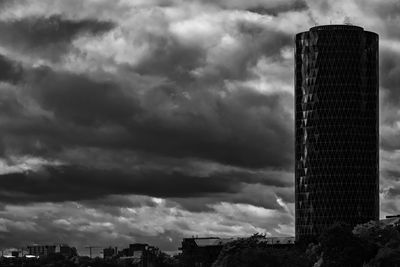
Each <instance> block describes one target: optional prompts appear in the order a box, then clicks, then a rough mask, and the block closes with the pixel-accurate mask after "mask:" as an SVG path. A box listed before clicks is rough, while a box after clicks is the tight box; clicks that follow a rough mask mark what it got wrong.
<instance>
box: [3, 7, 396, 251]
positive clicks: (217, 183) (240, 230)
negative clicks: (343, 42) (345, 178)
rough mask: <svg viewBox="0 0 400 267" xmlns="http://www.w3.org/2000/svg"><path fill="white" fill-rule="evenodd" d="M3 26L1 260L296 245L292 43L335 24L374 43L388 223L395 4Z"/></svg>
mask: <svg viewBox="0 0 400 267" xmlns="http://www.w3.org/2000/svg"><path fill="white" fill-rule="evenodd" d="M0 14H1V16H0V17H1V19H0V33H1V35H2V36H4V38H1V40H0V69H1V71H0V155H1V159H0V179H1V183H2V186H1V190H0V202H1V206H0V207H1V211H0V212H1V215H2V216H1V218H2V219H1V220H0V237H1V238H2V240H8V241H7V242H5V243H4V245H3V246H5V247H13V246H14V247H17V246H24V245H26V244H27V243H35V242H36V243H39V242H61V241H62V242H64V241H65V242H70V243H71V244H73V245H76V246H78V247H81V248H82V247H83V246H84V244H86V243H88V242H92V243H93V242H95V243H96V244H101V245H109V243H110V242H111V243H112V244H113V245H126V244H128V243H131V242H135V241H140V242H148V241H149V242H151V243H152V244H154V245H158V246H160V247H161V248H162V249H164V250H168V251H174V250H176V249H177V247H178V244H179V242H180V239H181V238H182V237H184V236H190V235H219V236H238V235H239V236H240V235H246V234H252V233H254V232H266V233H268V234H270V235H293V230H294V229H293V225H294V217H293V215H294V211H293V202H294V197H293V191H294V190H293V170H292V166H293V140H294V136H293V89H292V88H293V50H292V46H293V36H294V34H295V33H297V32H300V31H304V30H307V29H308V28H309V27H311V26H314V25H315V24H326V23H328V24H329V22H330V21H334V22H335V23H342V22H343V20H344V19H345V18H346V19H347V20H350V21H351V22H352V23H354V24H358V25H362V26H364V27H365V28H366V29H368V30H371V31H375V32H378V33H379V34H380V43H381V45H380V59H381V61H380V65H381V66H380V69H381V88H380V102H381V114H380V117H381V119H380V120H381V121H380V123H381V200H382V207H381V211H382V212H381V213H382V215H385V214H389V213H390V214H392V213H398V210H399V209H400V206H399V205H398V204H397V203H398V202H397V198H398V195H399V192H400V185H399V183H398V177H399V173H400V169H399V168H398V163H399V160H400V157H399V155H398V151H399V147H400V142H399V141H398V140H400V138H399V137H400V135H399V133H400V121H399V116H398V115H399V114H400V111H399V106H398V100H399V96H400V95H399V93H398V90H397V87H398V86H399V84H400V80H399V79H398V77H400V75H399V74H400V73H399V72H400V68H399V67H398V65H399V64H398V63H399V62H400V48H399V47H400V40H399V37H400V36H399V31H397V30H396V29H397V28H398V26H397V25H399V24H398V22H399V21H398V20H399V16H398V14H399V7H398V4H397V2H395V1H387V2H385V3H381V2H380V1H374V0H369V1H368V4H364V2H361V1H358V0H354V1H298V0H285V1H274V0H271V1H258V0H254V1H225V0H220V1H207V0H204V1H200V0H191V1H180V0H169V1H157V0H152V1H141V0H135V1H125V0H119V1H113V2H112V3H111V2H110V1H106V0H100V1H99V0H97V1H91V0H88V1H81V0H71V1H68V3H67V2H66V1H61V0H57V1H53V0H51V1H50V0H41V1H39V0H32V1H12V0H8V1H2V2H1V4H0ZM100 232H101V233H102V234H101V235H98V233H100ZM52 233H56V234H55V235H53V234H52Z"/></svg>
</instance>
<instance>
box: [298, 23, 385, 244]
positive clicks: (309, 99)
mask: <svg viewBox="0 0 400 267" xmlns="http://www.w3.org/2000/svg"><path fill="white" fill-rule="evenodd" d="M295 43H296V46H295V209H296V222H295V232H296V239H297V240H301V239H303V238H305V237H315V236H318V235H319V234H321V233H322V232H323V231H324V230H325V229H326V228H327V227H329V226H330V225H331V224H333V223H335V222H345V223H348V224H350V225H356V224H359V223H365V222H367V221H370V220H377V219H379V147H378V146H379V145H378V144H379V142H378V141H379V125H378V119H379V117H378V113H379V102H378V88H379V86H378V80H379V77H378V74H379V73H378V63H379V60H378V35H377V34H375V33H373V32H368V31H364V29H363V28H361V27H357V26H352V25H326V26H316V27H313V28H311V29H310V30H309V31H307V32H302V33H299V34H297V35H296V40H295Z"/></svg>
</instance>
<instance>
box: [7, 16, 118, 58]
mask: <svg viewBox="0 0 400 267" xmlns="http://www.w3.org/2000/svg"><path fill="white" fill-rule="evenodd" d="M114 27H115V24H114V23H113V22H109V21H98V20H94V19H83V20H70V19H65V18H63V17H62V16H60V15H53V16H50V17H28V18H23V19H13V20H6V21H0V35H1V36H2V38H1V40H0V43H1V44H3V45H5V46H7V47H10V48H12V49H18V50H19V51H21V52H23V53H27V54H28V55H30V56H32V54H33V53H39V54H40V56H42V57H45V58H50V59H53V60H55V59H58V57H59V56H60V55H61V54H63V53H65V52H66V51H67V50H68V48H69V45H70V42H71V41H72V40H73V39H74V38H76V37H78V36H79V35H83V34H91V35H97V34H101V33H104V32H106V31H109V30H111V29H112V28H114Z"/></svg>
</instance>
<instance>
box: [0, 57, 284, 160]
mask: <svg viewBox="0 0 400 267" xmlns="http://www.w3.org/2000/svg"><path fill="white" fill-rule="evenodd" d="M4 62H6V63H7V64H6V66H7V67H8V69H11V70H12V71H9V73H11V74H7V77H8V78H7V79H11V78H14V77H18V78H19V76H20V73H25V74H26V75H25V76H24V78H21V79H22V82H21V83H22V84H23V83H29V84H30V85H31V87H32V88H31V89H29V91H26V92H25V91H21V93H23V94H24V95H25V96H26V95H27V94H29V95H31V97H33V99H35V100H36V101H37V103H38V104H40V106H41V108H43V109H44V110H46V111H48V112H51V113H52V114H54V115H55V118H53V119H50V118H45V117H43V116H35V115H32V114H28V113H29V112H28V111H27V110H25V109H24V106H23V105H22V104H21V103H19V102H18V101H17V100H16V98H17V96H15V95H14V97H10V98H9V100H8V101H14V103H16V105H15V107H18V110H15V111H13V112H14V113H12V114H11V113H10V114H8V115H9V116H12V117H13V120H9V121H7V123H4V124H3V125H2V127H1V128H2V129H3V131H2V134H1V136H3V140H2V142H3V144H4V145H6V146H8V147H10V148H11V150H13V151H17V152H18V151H19V153H28V154H36V155H37V153H39V155H40V153H41V151H42V152H46V153H48V152H49V151H47V150H46V148H47V149H50V152H51V151H54V149H55V150H59V149H62V148H63V147H65V146H67V147H68V146H94V147H103V148H107V149H116V150H119V149H130V150H141V151H147V152H151V153H156V154H161V155H164V156H169V157H177V158H184V157H191V158H201V159H206V160H214V161H217V162H221V163H224V164H228V165H237V166H245V167H251V168H261V167H268V166H269V167H274V168H282V167H286V166H289V165H290V164H291V157H290V151H291V150H292V148H291V143H290V142H289V141H288V140H290V137H291V135H292V132H291V131H290V124H288V123H287V122H288V121H290V117H291V115H290V114H289V113H288V111H286V110H285V109H284V107H283V106H282V105H281V103H282V102H285V101H290V96H289V95H262V94H260V93H258V92H255V91H251V90H246V88H244V89H243V90H238V91H236V92H232V93H230V94H229V95H228V96H227V97H224V98H221V97H219V96H217V95H215V94H214V93H212V92H207V91H204V92H202V93H201V95H199V96H196V95H195V96H194V99H193V100H190V101H189V100H184V99H183V100H181V101H185V102H182V103H181V106H180V108H178V109H176V111H173V113H171V114H169V115H168V116H165V115H166V114H164V113H163V111H162V110H161V111H159V112H154V111H151V110H149V108H152V107H157V106H162V105H164V104H165V103H168V102H171V101H172V100H171V98H170V93H171V91H170V90H172V91H174V90H176V89H175V88H170V89H168V87H165V88H154V90H148V91H147V93H146V94H145V95H144V96H141V97H139V96H137V95H135V94H128V93H127V92H126V90H125V89H126V88H124V86H126V85H121V84H118V83H117V82H115V81H112V80H111V81H101V80H100V81H97V80H93V79H91V78H89V77H87V76H85V75H81V74H72V73H68V72H55V71H53V70H51V69H50V68H46V67H41V68H36V69H26V70H20V69H19V68H17V70H18V71H15V70H14V69H13V67H11V66H13V64H15V63H13V62H8V61H7V60H5V61H4ZM10 77H11V78H10ZM24 90H27V89H24ZM124 90H125V91H124ZM3 94H4V93H3ZM155 96H156V97H155ZM196 97H201V98H199V99H198V100H199V101H202V102H203V101H207V105H208V107H207V109H206V110H204V111H200V112H198V111H196V110H195V109H194V110H193V106H192V105H191V103H193V102H194V101H196V100H197V99H196ZM146 98H148V100H145V99H146ZM149 101H150V102H149ZM3 105H4V106H7V101H5V102H4V103H3ZM148 105H150V107H149V106H148ZM195 105H196V104H195ZM11 106H12V105H11ZM155 111H156V110H155ZM15 112H19V114H15ZM168 112H170V111H168ZM3 116H7V113H5V114H3ZM102 129H103V130H105V131H102ZM5 138H6V139H5ZM38 141H40V142H41V144H42V146H41V148H40V149H37V148H36V147H35V146H34V144H36V143H37V142H38ZM271 153H272V154H273V155H274V156H273V157H271V156H270V155H271Z"/></svg>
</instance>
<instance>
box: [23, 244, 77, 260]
mask: <svg viewBox="0 0 400 267" xmlns="http://www.w3.org/2000/svg"><path fill="white" fill-rule="evenodd" d="M27 248H28V254H29V255H34V256H41V257H45V256H48V255H50V254H55V253H59V254H61V255H63V256H64V257H67V258H69V257H72V256H75V255H77V252H76V249H75V248H73V247H70V246H69V245H66V244H58V245H30V246H28V247H27Z"/></svg>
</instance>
